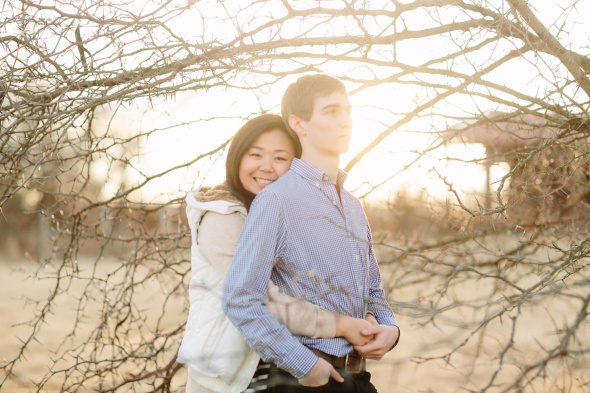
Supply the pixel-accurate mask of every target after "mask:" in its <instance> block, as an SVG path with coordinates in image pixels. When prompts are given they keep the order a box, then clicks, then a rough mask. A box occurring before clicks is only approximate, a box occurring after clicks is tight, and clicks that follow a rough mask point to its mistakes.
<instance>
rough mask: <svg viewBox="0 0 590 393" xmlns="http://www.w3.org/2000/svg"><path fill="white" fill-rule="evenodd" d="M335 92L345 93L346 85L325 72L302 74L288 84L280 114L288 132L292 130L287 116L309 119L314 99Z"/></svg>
mask: <svg viewBox="0 0 590 393" xmlns="http://www.w3.org/2000/svg"><path fill="white" fill-rule="evenodd" d="M335 92H344V93H346V87H345V86H344V84H343V83H342V81H341V80H340V79H338V78H335V77H333V76H330V75H327V74H311V75H304V76H302V77H299V79H297V81H295V82H294V83H292V84H291V85H289V87H287V90H286V91H285V94H283V100H282V101H281V114H282V116H283V121H284V122H285V126H286V127H287V129H288V130H289V132H293V129H291V126H290V125H289V116H291V115H295V116H298V117H300V118H302V119H303V120H305V121H309V119H310V118H311V115H312V112H313V106H314V104H315V101H316V99H317V98H319V97H326V96H329V95H330V94H332V93H335ZM293 133H294V132H293Z"/></svg>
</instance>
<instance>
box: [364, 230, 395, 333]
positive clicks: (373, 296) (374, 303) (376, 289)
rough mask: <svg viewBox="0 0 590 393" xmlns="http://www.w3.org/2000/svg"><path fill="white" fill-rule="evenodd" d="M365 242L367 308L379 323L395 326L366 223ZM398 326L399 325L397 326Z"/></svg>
mask: <svg viewBox="0 0 590 393" xmlns="http://www.w3.org/2000/svg"><path fill="white" fill-rule="evenodd" d="M367 244H368V247H369V285H370V287H369V299H368V304H367V308H368V311H370V312H371V313H372V314H373V315H374V316H375V319H377V322H379V324H380V325H387V326H397V321H396V320H395V316H394V315H393V311H391V307H390V306H389V303H387V299H386V298H385V292H384V291H383V289H382V288H381V272H380V271H379V265H378V263H377V258H376V257H375V252H374V250H373V236H372V235H371V228H370V227H369V225H368V224H367ZM398 328H399V327H398Z"/></svg>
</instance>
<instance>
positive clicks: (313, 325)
mask: <svg viewBox="0 0 590 393" xmlns="http://www.w3.org/2000/svg"><path fill="white" fill-rule="evenodd" d="M243 224H244V217H243V216H242V215H241V214H239V213H233V214H221V213H216V212H207V213H206V214H205V215H204V216H203V219H202V220H201V223H200V225H199V233H198V237H197V244H198V245H199V252H200V253H201V255H202V256H203V258H204V259H205V261H207V263H208V264H209V265H211V266H212V267H213V269H215V271H216V272H217V274H219V276H220V277H225V276H226V274H227V270H228V269H229V266H230V264H231V261H232V258H233V256H234V251H235V249H236V245H237V243H238V239H239V237H240V231H241V229H242V226H243ZM267 302H268V308H269V309H270V311H271V312H272V313H273V315H274V316H275V318H277V320H278V321H279V322H281V323H282V324H283V325H285V326H287V328H288V329H289V331H290V332H291V333H292V334H295V335H298V336H306V337H312V338H320V337H321V338H329V337H335V336H336V315H335V314H333V313H331V312H329V311H328V310H326V309H323V308H321V307H320V306H318V305H316V304H313V303H310V302H308V301H306V300H304V299H298V298H294V297H292V296H289V295H287V294H285V293H283V292H280V290H279V288H278V287H277V286H276V285H275V284H273V282H272V281H269V282H268V294H267Z"/></svg>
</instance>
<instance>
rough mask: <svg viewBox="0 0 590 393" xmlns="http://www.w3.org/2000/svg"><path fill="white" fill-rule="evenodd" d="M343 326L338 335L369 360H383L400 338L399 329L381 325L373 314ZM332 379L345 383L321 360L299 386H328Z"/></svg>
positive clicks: (353, 319)
mask: <svg viewBox="0 0 590 393" xmlns="http://www.w3.org/2000/svg"><path fill="white" fill-rule="evenodd" d="M339 325H340V324H339ZM342 326H343V329H342V330H343V331H341V332H340V331H337V333H336V335H337V336H342V337H345V338H346V339H347V340H348V342H350V343H351V344H352V345H353V347H354V349H355V350H356V351H357V352H358V353H359V354H360V355H361V356H363V357H365V358H369V359H376V360H379V359H381V358H382V357H383V356H384V355H385V354H386V353H387V352H389V350H390V349H391V346H392V345H393V344H394V343H395V342H396V341H397V339H398V336H399V329H398V328H397V327H395V326H385V325H379V322H377V320H376V319H375V317H374V316H373V315H372V314H367V316H366V318H365V320H362V319H357V318H351V319H349V320H348V321H347V322H346V323H345V324H342ZM330 378H332V379H334V380H336V381H337V382H344V379H343V378H342V376H341V375H340V374H339V373H338V371H336V369H335V368H334V367H333V366H332V365H331V364H330V363H328V362H327V361H325V360H324V359H321V358H319V359H318V361H317V363H316V364H315V365H314V366H313V368H312V369H311V370H310V371H309V373H307V374H306V375H305V376H303V377H302V378H299V384H301V385H303V386H309V387H318V386H323V385H325V384H327V383H328V382H329V380H330Z"/></svg>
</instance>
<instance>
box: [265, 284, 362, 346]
mask: <svg viewBox="0 0 590 393" xmlns="http://www.w3.org/2000/svg"><path fill="white" fill-rule="evenodd" d="M267 300H268V303H267V305H268V308H269V309H270V311H271V312H272V313H273V315H274V316H275V317H276V318H277V320H278V321H279V322H281V323H282V324H283V325H285V326H287V328H288V329H289V331H290V332H291V333H293V334H295V335H298V336H305V337H311V338H330V337H344V338H346V340H347V341H348V342H350V343H351V344H352V345H364V344H366V343H368V342H369V341H371V340H372V337H370V336H363V335H362V334H361V333H360V332H361V330H362V329H364V328H366V327H368V326H371V323H370V322H368V321H365V320H363V319H359V318H353V317H350V316H348V315H341V314H335V313H333V312H330V311H328V310H326V309H324V308H322V307H320V306H318V305H316V304H313V303H310V302H308V301H306V300H303V299H298V298H294V297H291V296H289V295H286V294H284V293H283V292H280V290H279V288H278V287H277V286H276V285H275V284H273V283H272V282H271V281H269V283H268V294H267Z"/></svg>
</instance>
